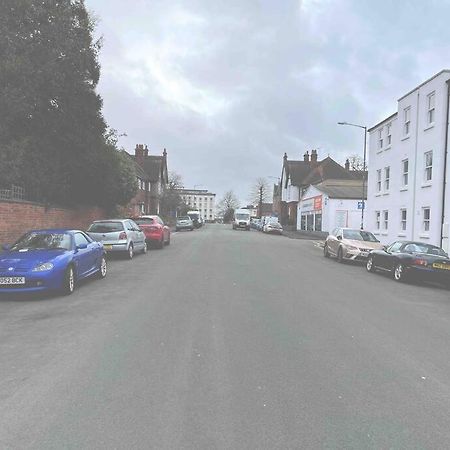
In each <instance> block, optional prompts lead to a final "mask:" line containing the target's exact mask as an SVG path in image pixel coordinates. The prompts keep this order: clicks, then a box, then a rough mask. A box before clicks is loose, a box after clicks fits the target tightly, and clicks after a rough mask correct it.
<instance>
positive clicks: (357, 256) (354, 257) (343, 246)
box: [323, 228, 383, 262]
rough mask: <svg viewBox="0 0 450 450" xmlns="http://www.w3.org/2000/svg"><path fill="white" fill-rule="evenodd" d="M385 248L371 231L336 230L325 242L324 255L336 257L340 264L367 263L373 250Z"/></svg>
mask: <svg viewBox="0 0 450 450" xmlns="http://www.w3.org/2000/svg"><path fill="white" fill-rule="evenodd" d="M381 248H383V244H381V243H380V241H379V240H378V239H377V238H376V237H375V236H374V235H373V234H372V233H371V232H369V231H364V230H357V229H352V228H335V229H334V230H333V231H332V232H331V233H330V234H329V235H328V236H327V239H326V240H325V244H324V247H323V254H324V256H325V257H326V258H328V257H330V256H334V257H336V258H337V260H338V261H339V262H343V261H345V260H350V261H366V260H367V258H368V256H369V253H370V252H371V251H372V250H377V249H381Z"/></svg>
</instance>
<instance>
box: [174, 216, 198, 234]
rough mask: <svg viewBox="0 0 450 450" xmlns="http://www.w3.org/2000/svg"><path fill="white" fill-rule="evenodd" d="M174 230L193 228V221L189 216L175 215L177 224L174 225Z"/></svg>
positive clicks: (190, 229) (191, 229)
mask: <svg viewBox="0 0 450 450" xmlns="http://www.w3.org/2000/svg"><path fill="white" fill-rule="evenodd" d="M175 230H176V231H180V230H189V231H193V230H194V222H193V221H192V219H191V218H190V217H189V216H181V217H177V224H176V226H175Z"/></svg>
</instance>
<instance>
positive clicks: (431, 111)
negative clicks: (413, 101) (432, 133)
mask: <svg viewBox="0 0 450 450" xmlns="http://www.w3.org/2000/svg"><path fill="white" fill-rule="evenodd" d="M431 100H433V104H431ZM435 116H436V91H433V92H430V93H429V94H428V95H427V124H428V125H433V124H434V122H435ZM430 119H432V120H430Z"/></svg>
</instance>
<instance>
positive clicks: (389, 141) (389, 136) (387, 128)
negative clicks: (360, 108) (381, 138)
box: [386, 123, 392, 145]
mask: <svg viewBox="0 0 450 450" xmlns="http://www.w3.org/2000/svg"><path fill="white" fill-rule="evenodd" d="M391 128H392V124H390V123H388V124H387V125H386V135H387V138H386V140H387V145H391V142H392V135H391Z"/></svg>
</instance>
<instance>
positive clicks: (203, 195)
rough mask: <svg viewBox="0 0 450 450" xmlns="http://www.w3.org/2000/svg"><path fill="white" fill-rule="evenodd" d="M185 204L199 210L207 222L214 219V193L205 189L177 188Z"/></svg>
mask: <svg viewBox="0 0 450 450" xmlns="http://www.w3.org/2000/svg"><path fill="white" fill-rule="evenodd" d="M177 191H178V193H179V194H180V196H181V198H182V200H183V201H184V203H185V204H186V205H188V206H189V207H191V208H192V209H194V210H198V211H200V215H201V216H202V217H203V219H204V220H205V221H207V222H214V221H215V220H216V194H213V193H212V192H208V190H207V189H177Z"/></svg>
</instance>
